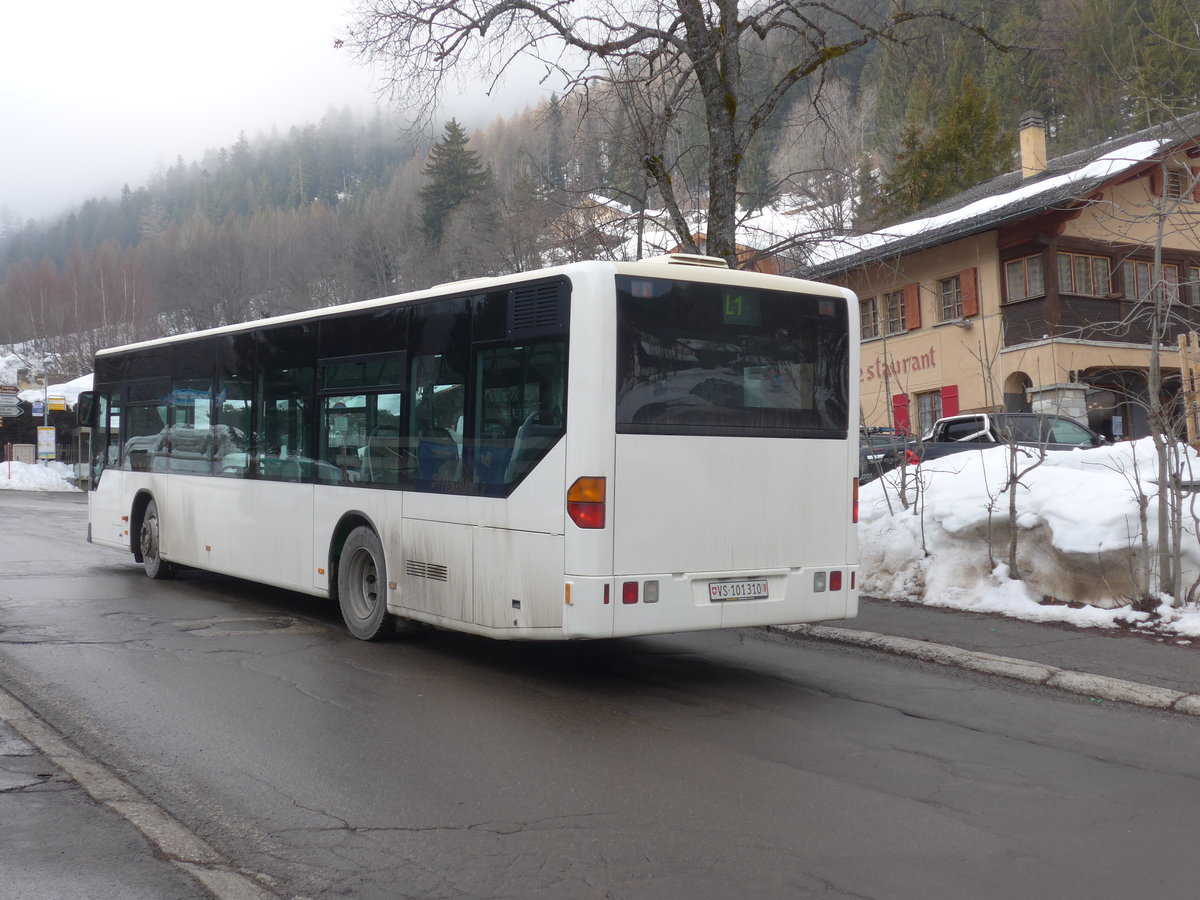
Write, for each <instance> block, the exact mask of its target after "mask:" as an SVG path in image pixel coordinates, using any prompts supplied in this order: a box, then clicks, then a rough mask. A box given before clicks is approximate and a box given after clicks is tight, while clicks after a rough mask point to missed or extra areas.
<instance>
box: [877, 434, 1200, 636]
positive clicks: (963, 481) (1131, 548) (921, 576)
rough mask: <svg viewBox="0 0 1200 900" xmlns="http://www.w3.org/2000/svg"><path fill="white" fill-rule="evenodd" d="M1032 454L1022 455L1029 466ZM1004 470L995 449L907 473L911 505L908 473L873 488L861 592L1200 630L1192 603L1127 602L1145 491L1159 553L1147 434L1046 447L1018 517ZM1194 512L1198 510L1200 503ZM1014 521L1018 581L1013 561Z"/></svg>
mask: <svg viewBox="0 0 1200 900" xmlns="http://www.w3.org/2000/svg"><path fill="white" fill-rule="evenodd" d="M1187 453H1188V455H1187V456H1186V458H1185V459H1184V461H1183V463H1184V477H1200V458H1197V456H1196V454H1195V453H1193V452H1192V451H1190V450H1189V451H1187ZM1034 461H1035V460H1034V458H1032V457H1023V458H1022V465H1021V468H1025V467H1027V466H1028V465H1030V464H1031V463H1033V462H1034ZM1007 465H1008V450H1007V448H1005V447H992V448H988V449H981V450H968V451H964V452H962V453H957V454H953V455H951V456H947V457H943V458H941V459H936V460H931V461H930V462H929V463H926V464H923V465H921V466H919V467H918V468H917V469H915V470H911V469H910V470H909V481H910V484H909V492H910V496H913V495H914V493H915V492H914V490H913V485H912V483H911V482H912V480H913V475H914V472H915V474H916V477H918V478H919V479H920V482H921V485H922V487H923V493H922V495H921V497H920V498H919V505H918V506H916V507H915V508H911V509H908V510H905V509H903V507H902V505H901V503H900V500H899V491H900V477H901V473H900V472H899V471H895V472H892V473H889V474H888V475H886V476H884V477H883V478H880V479H877V480H876V481H873V482H871V483H870V484H867V485H865V486H864V487H863V488H862V491H861V495H860V511H859V544H860V571H861V578H862V583H861V587H862V591H863V593H864V594H866V595H869V596H875V597H883V598H887V599H893V600H908V601H913V602H918V603H925V604H928V605H933V606H948V607H954V608H958V609H969V610H974V611H977V612H995V613H1003V614H1005V615H1011V616H1016V617H1019V618H1023V619H1031V620H1035V621H1066V622H1070V623H1072V624H1075V625H1080V626H1084V627H1092V626H1101V627H1112V626H1114V625H1118V624H1122V623H1128V624H1134V625H1139V624H1144V623H1146V622H1148V620H1150V619H1151V618H1155V621H1156V622H1157V623H1158V626H1159V627H1168V626H1169V627H1168V630H1169V631H1171V632H1172V633H1176V634H1181V635H1191V636H1200V610H1197V609H1195V608H1194V607H1189V608H1187V609H1182V610H1173V609H1172V608H1171V606H1170V603H1169V602H1167V603H1166V604H1164V606H1163V607H1162V609H1160V611H1159V614H1158V616H1157V617H1151V616H1150V615H1149V614H1147V613H1138V612H1134V611H1133V610H1132V609H1131V608H1130V603H1131V602H1132V600H1133V599H1134V598H1135V597H1137V596H1139V595H1140V593H1141V591H1140V590H1139V589H1138V587H1137V577H1138V572H1139V571H1140V567H1141V565H1142V560H1143V554H1144V552H1145V551H1144V550H1143V548H1142V540H1141V535H1142V531H1143V528H1142V525H1141V522H1140V513H1139V493H1140V494H1142V495H1144V496H1145V498H1146V500H1145V502H1146V510H1145V515H1146V522H1147V525H1146V530H1147V531H1148V533H1149V540H1148V543H1147V546H1148V548H1149V553H1150V554H1151V556H1152V555H1153V554H1154V552H1155V549H1156V546H1157V541H1156V538H1157V516H1158V503H1157V499H1156V497H1155V491H1156V490H1157V488H1156V484H1155V482H1156V480H1157V462H1156V459H1155V452H1154V445H1153V442H1152V441H1151V440H1150V439H1148V438H1147V439H1144V440H1141V441H1137V442H1132V443H1121V444H1116V445H1113V446H1108V447H1098V448H1095V449H1091V450H1070V451H1051V452H1049V453H1047V455H1046V461H1045V462H1043V463H1042V464H1041V465H1039V466H1038V467H1037V468H1036V469H1033V470H1032V471H1030V472H1029V473H1027V474H1026V475H1024V476H1023V477H1022V478H1021V486H1020V487H1019V488H1018V491H1017V508H1016V515H1015V517H1014V520H1015V523H1014V522H1010V516H1009V507H1008V495H1007V493H1006V492H1004V491H1003V487H1004V485H1005V483H1006V481H1007V477H1008V476H1007ZM1193 473H1194V474H1193ZM1196 507H1197V508H1196V512H1197V515H1198V516H1200V502H1198V503H1197V505H1196ZM1184 518H1185V526H1184V527H1185V533H1184V536H1183V548H1182V557H1183V560H1182V565H1183V573H1182V574H1183V577H1182V584H1183V586H1184V588H1185V590H1186V588H1187V587H1189V586H1190V585H1191V584H1192V583H1193V582H1194V581H1195V580H1196V579H1197V578H1198V577H1200V541H1198V540H1197V536H1196V531H1197V525H1196V521H1195V519H1194V518H1193V517H1192V516H1191V515H1190V513H1188V512H1187V511H1185V517H1184ZM1013 527H1015V528H1016V530H1017V547H1018V550H1017V566H1018V569H1019V570H1020V576H1021V578H1020V579H1019V580H1017V579H1013V578H1011V577H1010V574H1011V573H1010V572H1009V571H1008V567H1007V560H1008V543H1009V536H1010V534H1011V529H1012V528H1013ZM1154 589H1156V585H1154V584H1152V585H1151V590H1154ZM1066 604H1074V605H1075V606H1079V605H1080V604H1086V605H1083V606H1082V607H1081V608H1073V607H1072V606H1068V605H1066Z"/></svg>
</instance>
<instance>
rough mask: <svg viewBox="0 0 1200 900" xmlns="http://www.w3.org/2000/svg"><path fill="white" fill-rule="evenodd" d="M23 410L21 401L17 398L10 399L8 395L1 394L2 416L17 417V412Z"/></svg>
mask: <svg viewBox="0 0 1200 900" xmlns="http://www.w3.org/2000/svg"><path fill="white" fill-rule="evenodd" d="M20 408H21V401H20V400H18V399H17V398H16V397H10V396H8V395H7V394H0V415H3V416H8V415H13V416H15V415H17V410H19V409H20Z"/></svg>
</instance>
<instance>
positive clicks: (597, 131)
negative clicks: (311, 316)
mask: <svg viewBox="0 0 1200 900" xmlns="http://www.w3.org/2000/svg"><path fill="white" fill-rule="evenodd" d="M416 2H417V0H408V3H409V5H412V4H413V3H416ZM677 5H678V7H679V9H684V8H685V6H686V4H677ZM365 6H366V7H369V6H370V4H365ZM391 6H393V4H389V8H390V7H391ZM668 6H669V5H668ZM715 6H717V5H716V4H714V7H715ZM842 6H843V7H845V8H844V9H843V10H842V11H841V13H839V16H840V17H839V16H833V17H832V18H829V17H826V18H821V16H817V18H816V19H814V20H813V21H812V23H811V24H812V27H813V29H816V30H809V31H807V32H805V31H801V30H797V29H787V28H766V27H760V28H758V29H757V30H756V29H755V28H754V27H751V26H752V25H754V24H755V21H756V20H753V15H752V13H753V11H751V12H750V13H745V14H744V18H743V19H742V20H741V21H742V22H743V24H745V25H746V27H745V29H744V30H743V31H742V32H739V36H738V38H737V45H736V47H735V48H733V49H734V50H736V51H737V52H736V54H734V53H732V51H731V50H730V48H729V47H726V48H725V50H724V51H722V52H724V53H725V54H726V55H725V57H724V59H725V60H726V62H727V63H728V64H730V65H732V64H736V66H737V68H738V71H737V78H736V81H730V80H729V79H730V77H731V76H730V73H729V70H728V67H727V68H726V69H724V70H722V71H724V72H725V75H724V76H722V77H725V78H726V81H725V82H724V84H725V85H726V87H728V88H729V89H730V90H733V89H736V91H737V94H736V96H738V97H740V98H742V102H741V104H740V105H739V107H738V111H730V115H729V118H728V120H727V122H726V124H725V125H722V124H721V123H720V122H719V121H716V120H719V119H720V118H721V116H722V115H724V113H722V112H721V111H720V110H715V109H714V108H713V100H712V96H711V94H710V92H709V87H713V89H717V90H721V89H722V88H721V84H720V83H714V85H715V86H709V87H706V86H705V84H703V83H702V82H703V79H704V77H706V76H705V75H704V72H703V69H704V65H705V64H706V63H705V62H704V59H705V57H704V56H703V53H700V54H699V55H698V56H697V53H698V51H696V49H695V47H691V46H689V47H687V48H685V49H686V52H684V53H683V56H680V57H674V58H672V57H667V56H663V57H661V58H657V59H656V67H655V68H654V70H653V72H650V71H649V70H642V69H640V68H638V66H639V65H640V64H641V61H639V59H637V58H633V57H615V56H611V55H610V56H607V57H604V58H603V59H602V61H603V62H604V63H605V66H606V68H605V67H602V68H601V70H600V74H599V75H597V74H595V73H593V74H592V75H590V76H588V77H587V78H580V79H579V80H577V81H576V82H575V83H574V84H573V85H572V87H573V88H574V89H573V90H571V91H569V92H568V93H567V94H566V95H564V96H562V97H558V96H556V97H553V98H552V99H551V100H550V101H548V102H547V103H545V104H542V105H540V106H538V107H536V108H531V109H528V110H526V111H525V112H523V113H521V114H518V115H514V116H510V117H508V118H505V119H499V120H497V121H495V122H493V123H492V124H491V125H489V126H487V127H486V128H482V129H478V130H474V131H468V130H467V129H465V128H464V127H463V126H461V125H460V124H459V123H458V122H457V121H455V120H450V121H448V122H444V121H432V120H431V121H428V122H426V123H425V125H426V126H427V127H425V128H423V129H418V128H415V127H413V125H412V122H413V121H418V122H419V121H420V120H417V119H411V118H410V119H405V118H402V117H401V116H400V114H399V112H384V111H377V112H375V113H373V114H370V115H368V116H365V117H364V116H363V115H361V114H354V113H351V112H349V111H331V112H329V113H328V114H327V115H326V116H325V117H323V118H322V119H321V120H320V121H319V122H318V123H315V124H305V125H297V126H296V127H294V128H292V129H291V130H290V131H288V132H287V133H286V134H278V133H275V134H270V135H255V136H253V137H248V136H247V135H246V134H241V135H237V136H236V138H235V139H234V140H233V141H232V143H231V144H230V145H229V146H227V147H221V148H218V149H214V150H212V151H209V152H207V153H206V154H204V155H203V157H202V158H201V159H199V160H194V161H187V160H184V159H182V158H180V159H178V160H177V161H176V162H175V164H174V165H172V166H170V167H169V168H167V169H166V170H165V171H160V172H157V173H154V174H152V175H150V176H149V177H148V179H147V181H146V183H145V184H143V185H140V186H127V187H126V188H125V189H124V190H122V192H121V194H120V196H118V197H97V198H91V199H87V200H86V201H84V202H82V203H81V204H80V206H79V207H78V208H76V209H74V210H72V211H70V212H69V213H67V214H66V215H64V216H62V217H60V218H59V219H57V220H54V221H48V222H30V223H25V224H23V225H22V224H19V223H14V222H12V221H11V219H8V220H5V221H3V222H0V345H4V344H14V343H18V342H21V343H24V344H26V345H27V346H28V348H29V350H30V352H31V353H33V354H35V355H37V356H39V357H41V356H46V355H49V356H53V357H55V358H56V359H57V360H58V361H59V365H58V366H57V368H58V369H59V370H60V371H61V372H63V373H64V374H66V375H72V374H78V373H80V372H83V371H86V370H87V369H88V368H89V367H90V360H91V357H92V355H93V353H94V352H95V350H96V349H98V348H100V347H103V346H112V345H115V344H121V343H126V342H129V341H133V340H140V339H144V338H149V337H154V336H158V335H161V334H163V333H170V332H176V331H183V330H190V329H197V328H205V327H211V326H215V325H221V324H227V323H232V322H237V321H243V320H246V319H250V318H256V317H261V316H267V315H276V314H280V313H286V312H290V311H294V310H299V309H307V308H311V307H314V306H327V305H333V304H337V303H344V302H348V301H351V300H357V299H363V298H366V297H373V296H382V295H386V294H392V293H398V292H401V291H404V290H410V289H416V288H420V287H424V286H428V285H430V284H433V283H436V282H439V281H446V280H452V279H458V278H464V277H471V276H476V275H485V274H499V273H506V272H512V271H517V270H521V269H527V268H532V267H536V266H539V265H545V264H550V263H554V262H561V261H570V260H575V259H584V258H595V257H600V258H607V257H622V258H627V257H628V258H631V257H636V256H638V255H640V254H650V253H653V252H661V250H659V249H655V248H661V247H662V246H675V245H682V246H687V245H688V241H691V240H692V239H693V238H694V237H695V236H696V235H697V234H703V233H705V232H706V231H708V230H710V229H711V228H713V227H715V218H714V217H715V216H716V215H717V210H716V205H720V207H721V209H722V210H724V212H722V213H721V214H722V215H725V214H726V213H727V212H728V211H729V210H730V209H732V210H733V213H732V215H733V217H734V220H735V225H736V223H737V222H743V226H738V227H739V228H741V227H744V223H745V220H746V218H747V217H748V216H751V215H754V214H758V213H760V212H762V211H767V212H771V211H774V212H786V213H802V214H801V215H794V216H792V217H791V218H790V219H789V221H792V222H802V223H803V225H797V226H795V227H794V229H793V230H792V231H790V232H789V233H779V234H775V235H773V236H772V237H771V238H770V239H765V238H762V237H761V236H760V237H759V238H758V239H756V240H753V241H751V240H750V239H748V238H743V237H741V234H742V233H741V231H738V240H739V241H745V242H746V243H751V244H752V245H753V247H754V249H755V251H756V252H757V253H758V254H760V255H764V254H770V255H775V256H779V257H781V258H782V259H783V261H784V263H785V266H784V268H785V270H787V269H788V268H789V267H796V266H800V265H802V263H803V259H804V248H805V245H806V244H807V243H808V242H809V241H811V240H814V239H816V238H819V237H823V236H826V235H828V234H830V233H845V232H850V231H854V230H864V229H868V228H873V227H876V226H878V225H879V224H882V223H886V222H890V221H897V220H899V219H902V218H905V217H907V216H909V215H911V214H913V213H915V212H916V211H918V210H920V209H921V208H923V207H925V206H928V205H930V204H933V203H936V202H938V201H940V200H942V199H945V198H946V197H948V196H952V195H953V194H955V193H957V192H959V191H961V190H963V189H965V188H967V187H969V186H971V185H973V184H976V183H978V182H980V181H982V180H985V179H987V178H989V177H992V176H994V175H996V174H1000V173H1002V172H1004V171H1007V170H1010V169H1011V168H1012V167H1013V151H1014V149H1015V136H1016V125H1017V122H1018V121H1019V119H1020V117H1021V115H1022V113H1023V112H1025V111H1026V110H1029V109H1034V110H1037V111H1039V112H1041V113H1042V114H1043V115H1044V116H1045V118H1046V120H1047V121H1048V122H1049V123H1050V129H1051V132H1050V133H1051V141H1052V146H1051V154H1052V155H1060V154H1062V153H1066V152H1069V151H1071V150H1073V149H1077V148H1080V147H1084V146H1088V145H1090V144H1093V143H1097V142H1099V141H1102V140H1105V139H1107V138H1110V137H1113V136H1116V135H1119V134H1122V133H1128V132H1130V131H1133V130H1136V129H1138V128H1141V127H1144V126H1145V125H1147V124H1153V123H1156V122H1159V121H1163V120H1168V119H1169V118H1170V117H1171V116H1172V115H1175V114H1178V113H1180V112H1188V111H1193V110H1195V109H1196V108H1197V107H1200V21H1198V19H1200V13H1198V12H1197V11H1196V9H1195V8H1194V5H1193V4H1192V3H1190V0H1012V2H1003V3H996V2H982V0H952V2H949V3H946V4H943V5H942V6H941V7H939V8H938V9H941V10H942V11H948V15H946V16H943V17H939V16H938V15H935V14H933V13H934V12H936V10H934V9H933V8H932V7H930V6H929V5H928V4H923V3H918V4H910V7H911V9H913V10H920V11H922V13H923V16H922V17H917V18H913V19H911V20H909V19H904V20H902V21H895V20H889V19H887V18H886V16H887V11H888V9H890V6H889V4H882V3H878V2H873V0H862V2H860V3H857V4H843V5H842ZM722 8H723V5H722ZM764 8H765V7H764ZM814 9H816V7H814ZM881 16H882V17H883V18H880V17H881ZM885 25H886V28H885V27H884V26H885ZM697 27H699V26H698V25H697ZM855 28H858V29H859V30H858V31H856V30H855ZM864 29H865V30H864ZM973 29H974V30H973ZM980 32H983V33H985V34H986V36H987V39H983V38H981V37H980ZM713 33H716V32H715V31H714V32H713ZM663 34H664V36H665V37H664V39H666V37H670V36H671V33H670V32H669V30H668V31H664V32H663ZM856 34H858V35H860V36H861V35H862V34H866V35H867V38H868V39H864V40H861V41H860V40H859V38H856V37H855V35H856ZM601 49H603V48H601ZM688 53H691V54H692V56H688V55H687V54H688ZM689 59H690V60H695V59H700V62H699V63H696V64H695V65H692V64H690V63H689V64H688V65H683V64H682V63H681V60H683V61H684V62H686V61H687V60H689ZM642 61H644V60H642ZM681 66H682V67H681ZM785 85H786V89H785V87H784V86H785ZM714 122H716V124H715V125H714ZM717 126H719V127H717ZM726 126H728V128H727V127H726ZM723 129H724V130H723ZM729 129H732V130H729ZM722 135H725V136H726V137H728V136H729V135H734V138H733V139H734V143H733V144H732V145H730V146H715V145H714V142H716V143H717V144H720V143H721V142H722V141H723V140H725V137H722ZM731 151H732V153H733V155H732V156H730V155H729V153H730V152H731ZM722 154H726V156H725V157H722ZM719 158H726V159H731V160H734V161H735V169H733V170H730V168H729V165H728V164H726V165H724V168H722V166H720V165H716V164H715V163H716V162H719ZM722 172H724V173H725V174H724V175H721V174H720V173H722ZM714 173H717V174H714ZM726 193H728V194H729V196H725V194H726ZM716 194H720V195H721V196H720V197H717V196H715V195H716ZM730 204H732V206H730ZM685 239H686V240H685ZM716 240H717V238H716V236H715V235H714V237H713V238H712V239H711V241H710V244H711V246H713V247H715V246H716V244H715V243H713V242H715V241H716ZM672 242H673V243H672ZM692 246H694V247H697V248H699V244H693V245H692ZM710 252H717V251H716V250H710ZM754 255H755V254H753V253H752V254H749V255H747V256H743V257H738V258H739V259H740V260H741V261H742V262H743V263H745V262H747V261H749V260H752V259H753V258H754Z"/></svg>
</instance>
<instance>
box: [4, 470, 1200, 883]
mask: <svg viewBox="0 0 1200 900" xmlns="http://www.w3.org/2000/svg"><path fill="white" fill-rule="evenodd" d="M80 500H81V498H80V497H79V496H64V495H33V494H17V493H11V492H0V679H2V680H3V684H4V685H5V686H6V687H7V688H8V689H9V690H10V691H11V692H12V693H13V694H15V695H17V696H19V697H20V698H21V699H22V700H23V701H24V702H25V703H26V704H27V705H29V706H30V707H32V708H33V709H35V710H36V711H37V712H38V713H39V714H40V715H42V716H43V717H44V718H45V719H46V721H48V722H49V723H50V724H51V725H53V726H54V727H55V728H56V729H58V730H59V731H60V732H61V733H62V734H63V735H65V736H66V737H67V738H69V739H70V740H72V741H74V742H75V743H76V744H77V745H79V746H80V747H82V748H84V749H85V750H86V751H87V752H89V753H91V754H92V755H94V756H95V757H97V758H98V759H101V760H103V761H105V762H106V763H107V764H108V765H109V766H110V767H111V768H112V769H114V770H115V771H117V772H118V773H119V774H121V775H123V776H124V777H125V778H126V779H128V781H129V782H130V783H131V784H132V785H133V786H134V787H136V788H137V789H138V790H140V791H141V792H142V793H144V794H145V795H147V796H148V797H150V798H152V799H153V800H154V801H155V802H157V803H158V804H160V805H161V806H162V807H163V808H164V809H165V810H167V811H168V812H170V813H171V814H172V815H174V816H175V817H176V818H177V819H179V820H181V821H182V822H184V823H186V824H187V825H188V826H189V827H190V828H191V829H193V831H194V832H195V833H196V834H197V835H198V836H200V837H201V838H203V839H204V840H206V841H207V842H209V844H211V845H212V846H213V847H215V848H217V849H218V850H219V851H220V852H221V853H222V854H224V856H225V857H226V858H227V859H228V860H229V861H230V863H231V864H233V865H235V866H237V867H240V868H243V869H245V870H248V871H252V872H257V873H262V874H263V875H265V876H267V877H268V878H269V879H270V882H271V883H272V884H274V885H275V889H276V890H277V892H278V893H279V895H280V896H284V897H306V898H318V897H322V898H324V897H362V898H393V897H453V898H475V897H479V898H484V897H512V898H527V897H529V898H538V897H546V898H551V897H552V898H573V897H581V898H591V897H596V898H600V897H613V898H642V897H645V898H651V897H653V898H664V897H667V898H670V897H681V898H682V897H686V898H708V897H712V898H725V897H738V898H741V897H761V898H773V897H822V898H842V897H846V898H849V897H855V898H864V897H865V898H880V900H883V898H888V900H892V898H921V900H940V898H945V900H962V898H966V897H970V898H1013V897H1054V898H1057V900H1073V898H1081V900H1082V898H1088V900H1102V898H1121V900H1125V898H1128V897H1130V896H1142V897H1153V898H1175V897H1180V898H1183V897H1188V898H1190V897H1193V896H1195V877H1194V872H1193V868H1192V866H1191V856H1192V854H1193V852H1194V850H1193V847H1194V832H1195V826H1196V820H1197V810H1200V753H1197V748H1198V747H1200V721H1197V720H1196V719H1195V718H1194V717H1189V716H1180V715H1177V714H1170V713H1159V712H1154V711H1149V710H1144V709H1138V708H1133V707H1124V706H1121V705H1115V704H1108V705H1098V704H1095V703H1090V702H1089V701H1088V700H1087V699H1086V698H1081V697H1076V696H1071V695H1065V694H1062V693H1058V692H1054V691H1049V690H1046V689H1041V688H1037V687H1031V686H1026V685H1021V684H1017V683H1013V682H1010V681H1006V680H1002V679H995V678H991V677H988V676H984V675H977V674H972V673H967V672H962V671H959V670H955V669H949V668H946V667H941V666H931V665H928V664H923V663H920V662H916V661H913V660H907V659H902V658H897V657H891V656H884V655H881V654H876V653H873V652H870V651H865V650H858V649H854V648H847V647H841V646H837V645H825V644H821V643H814V642H807V641H806V642H802V643H798V642H795V641H792V640H789V639H788V638H786V637H784V636H779V635H771V634H768V633H764V632H757V631H749V632H718V633H701V634H691V635H678V636H670V637H662V638H640V639H631V640H620V641H608V642H595V643H572V644H509V643H499V642H490V641H487V640H483V639H478V638H473V637H469V636H463V635H456V634H449V633H438V632H427V633H424V634H422V635H420V636H417V637H414V638H398V639H395V640H391V641H387V642H383V643H380V644H364V643H361V642H358V641H355V640H353V639H352V638H350V637H349V636H348V635H346V634H345V633H344V631H343V630H342V629H341V627H340V625H339V623H338V620H337V616H336V611H335V610H333V609H331V608H329V607H328V605H327V604H324V603H321V602H318V601H316V600H313V599H311V598H306V597H303V596H300V595H295V594H289V593H287V592H283V591H277V590H273V589H268V588H263V587H260V586H256V585H252V584H248V583H245V582H239V581H234V580H231V579H226V578H221V577H218V576H213V575H208V574H204V573H197V572H189V573H185V574H184V575H183V576H182V577H181V578H180V579H178V580H177V581H174V582H166V583H164V582H151V581H150V580H149V579H146V578H145V577H144V576H143V575H142V574H141V572H140V569H139V568H138V567H136V566H135V565H134V564H133V563H132V560H131V559H130V558H129V557H127V556H125V555H122V554H120V553H117V552H114V551H110V550H104V549H101V548H96V547H92V546H89V545H87V544H86V543H84V541H83V535H84V529H85V507H84V506H83V505H82V504H81V502H80ZM10 827H14V826H13V824H12V823H4V828H5V829H8V828H10ZM15 827H18V828H19V827H20V826H19V824H18V825H16V826H15Z"/></svg>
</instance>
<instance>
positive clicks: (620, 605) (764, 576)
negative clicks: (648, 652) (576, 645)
mask: <svg viewBox="0 0 1200 900" xmlns="http://www.w3.org/2000/svg"><path fill="white" fill-rule="evenodd" d="M857 582H858V567H857V566H848V565H842V566H836V565H834V566H828V567H823V566H809V567H804V568H799V569H776V570H765V571H763V570H759V571H754V572H692V573H683V574H659V575H627V576H617V577H614V578H598V577H576V576H568V578H567V583H568V586H569V590H568V591H567V592H566V598H567V599H566V606H565V608H564V611H563V631H564V636H566V637H584V638H586V637H597V638H598V637H623V636H630V635H638V634H665V633H670V632H677V631H694V630H705V629H717V628H747V627H751V626H758V625H792V624H799V623H802V622H824V621H830V620H836V619H850V618H854V616H856V615H857V614H858V589H857Z"/></svg>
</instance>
